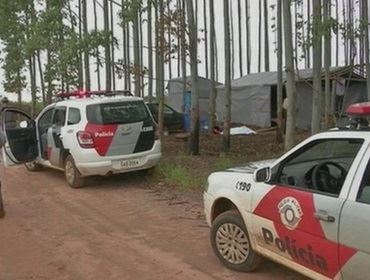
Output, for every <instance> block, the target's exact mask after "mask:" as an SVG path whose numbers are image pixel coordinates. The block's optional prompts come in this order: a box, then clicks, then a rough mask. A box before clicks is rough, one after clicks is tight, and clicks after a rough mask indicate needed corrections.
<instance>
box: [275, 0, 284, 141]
mask: <svg viewBox="0 0 370 280" xmlns="http://www.w3.org/2000/svg"><path fill="white" fill-rule="evenodd" d="M281 1H282V0H278V2H277V26H276V27H277V75H278V76H277V91H276V95H277V96H276V103H277V131H276V133H277V134H276V141H277V142H278V143H281V142H282V141H283V139H284V128H283V121H284V120H283V30H282V28H283V25H282V14H281V13H282V6H281V4H282V3H281Z"/></svg>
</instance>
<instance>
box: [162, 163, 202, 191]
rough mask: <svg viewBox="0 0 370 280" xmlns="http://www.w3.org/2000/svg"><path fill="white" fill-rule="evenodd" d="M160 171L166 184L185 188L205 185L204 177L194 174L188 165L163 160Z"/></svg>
mask: <svg viewBox="0 0 370 280" xmlns="http://www.w3.org/2000/svg"><path fill="white" fill-rule="evenodd" d="M158 171H159V174H160V175H161V178H162V179H163V180H164V182H165V183H166V184H169V185H174V186H178V187H180V188H182V189H184V190H188V189H195V188H199V187H201V186H202V185H203V181H204V178H199V177H197V176H194V175H193V174H192V172H191V171H190V170H188V169H187V168H186V167H184V166H182V165H179V164H176V163H168V162H161V163H160V164H159V166H158Z"/></svg>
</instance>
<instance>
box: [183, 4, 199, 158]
mask: <svg viewBox="0 0 370 280" xmlns="http://www.w3.org/2000/svg"><path fill="white" fill-rule="evenodd" d="M186 11H187V19H188V26H189V52H190V68H191V88H192V91H191V132H190V142H189V152H190V154H191V155H199V87H198V31H197V21H196V19H195V18H194V7H193V0H186Z"/></svg>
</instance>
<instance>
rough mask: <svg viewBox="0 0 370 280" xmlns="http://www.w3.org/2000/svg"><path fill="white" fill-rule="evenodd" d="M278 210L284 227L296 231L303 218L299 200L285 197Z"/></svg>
mask: <svg viewBox="0 0 370 280" xmlns="http://www.w3.org/2000/svg"><path fill="white" fill-rule="evenodd" d="M278 209H279V213H280V220H281V222H282V223H283V225H284V226H285V227H286V228H287V229H289V230H294V229H296V228H297V226H298V224H299V222H300V221H301V219H302V216H303V211H302V208H301V205H300V204H299V202H298V200H297V199H295V198H294V197H291V196H289V197H285V198H283V199H282V200H281V201H280V202H279V204H278Z"/></svg>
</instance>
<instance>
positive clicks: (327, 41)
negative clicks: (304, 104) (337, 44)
mask: <svg viewBox="0 0 370 280" xmlns="http://www.w3.org/2000/svg"><path fill="white" fill-rule="evenodd" d="M323 4H324V5H323V8H324V9H323V11H324V20H323V30H324V69H325V126H326V128H328V127H330V126H331V125H332V119H331V117H332V104H331V100H332V96H331V89H330V83H331V81H330V65H331V55H332V52H331V40H332V38H331V26H332V19H331V1H324V3H323ZM320 71H321V70H320ZM320 79H321V77H320Z"/></svg>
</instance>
